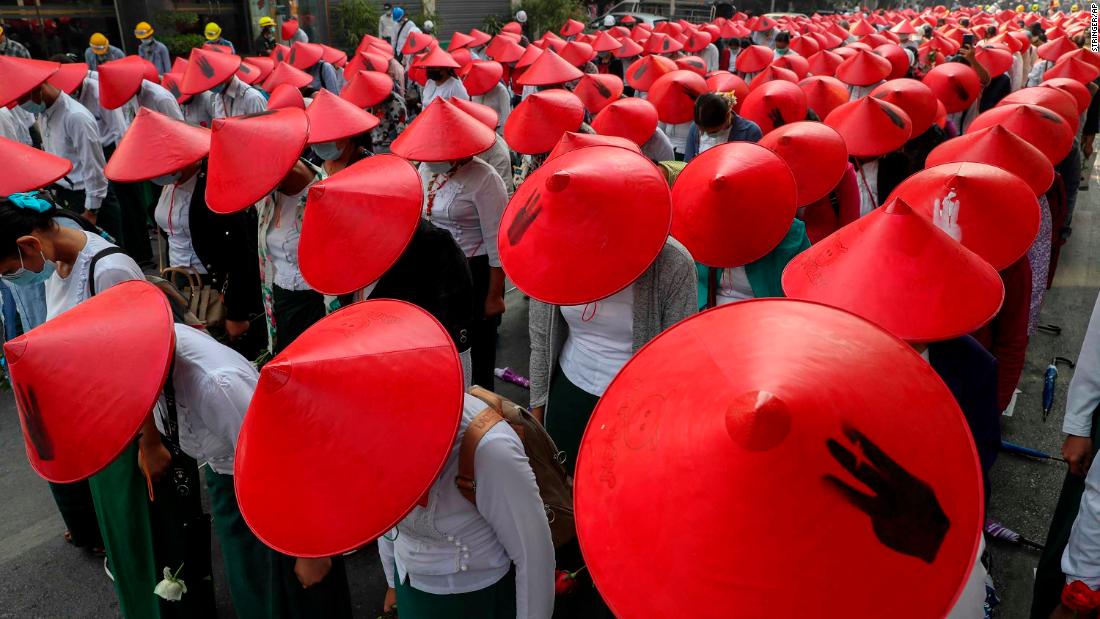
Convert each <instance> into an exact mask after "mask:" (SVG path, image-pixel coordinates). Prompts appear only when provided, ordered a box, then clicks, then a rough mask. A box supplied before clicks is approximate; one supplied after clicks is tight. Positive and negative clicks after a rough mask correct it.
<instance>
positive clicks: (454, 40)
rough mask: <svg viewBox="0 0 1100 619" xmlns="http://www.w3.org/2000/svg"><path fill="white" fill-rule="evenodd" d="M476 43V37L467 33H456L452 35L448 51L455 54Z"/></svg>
mask: <svg viewBox="0 0 1100 619" xmlns="http://www.w3.org/2000/svg"><path fill="white" fill-rule="evenodd" d="M473 41H474V37H472V36H470V35H468V34H466V33H465V32H455V33H454V34H452V35H451V42H450V43H448V44H447V51H449V52H452V53H453V52H455V51H456V50H460V49H462V48H463V47H466V46H467V45H469V44H470V43H472V42H473Z"/></svg>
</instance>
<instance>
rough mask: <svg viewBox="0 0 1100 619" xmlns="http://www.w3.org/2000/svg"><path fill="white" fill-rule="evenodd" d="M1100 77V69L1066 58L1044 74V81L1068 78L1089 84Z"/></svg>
mask: <svg viewBox="0 0 1100 619" xmlns="http://www.w3.org/2000/svg"><path fill="white" fill-rule="evenodd" d="M1097 75H1100V69H1098V68H1097V67H1096V65H1093V64H1090V63H1088V62H1086V61H1084V60H1081V59H1079V58H1064V59H1062V60H1059V61H1058V62H1056V63H1055V64H1054V66H1053V67H1051V68H1050V69H1048V70H1047V71H1046V73H1043V79H1044V80H1049V79H1054V78H1056V77H1068V78H1069V79H1072V80H1076V81H1078V82H1081V83H1082V84H1088V83H1089V82H1091V81H1093V80H1094V79H1096V76H1097Z"/></svg>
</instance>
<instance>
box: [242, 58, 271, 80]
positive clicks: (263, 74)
mask: <svg viewBox="0 0 1100 619" xmlns="http://www.w3.org/2000/svg"><path fill="white" fill-rule="evenodd" d="M243 62H247V63H248V64H250V65H252V66H253V67H255V68H256V69H259V71H260V79H259V80H258V81H260V82H262V81H264V80H265V79H267V76H268V75H271V72H272V71H274V70H275V60H274V59H273V58H271V57H269V56H249V57H247V58H245V59H244V61H243Z"/></svg>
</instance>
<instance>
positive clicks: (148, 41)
mask: <svg viewBox="0 0 1100 619" xmlns="http://www.w3.org/2000/svg"><path fill="white" fill-rule="evenodd" d="M141 46H142V47H152V46H153V39H152V37H150V38H148V39H142V41H141Z"/></svg>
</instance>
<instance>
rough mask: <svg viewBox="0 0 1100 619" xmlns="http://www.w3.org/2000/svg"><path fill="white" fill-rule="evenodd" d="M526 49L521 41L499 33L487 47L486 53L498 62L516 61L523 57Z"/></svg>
mask: <svg viewBox="0 0 1100 619" xmlns="http://www.w3.org/2000/svg"><path fill="white" fill-rule="evenodd" d="M536 49H537V48H536ZM524 51H525V50H524V49H523V47H521V46H520V44H519V43H516V42H515V41H513V40H512V39H509V38H508V37H502V36H499V35H498V36H495V37H493V40H492V42H490V43H489V45H487V46H486V47H485V55H486V56H488V57H490V58H492V59H493V60H496V61H497V62H515V61H517V60H519V59H520V58H522V57H523V52H524Z"/></svg>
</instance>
